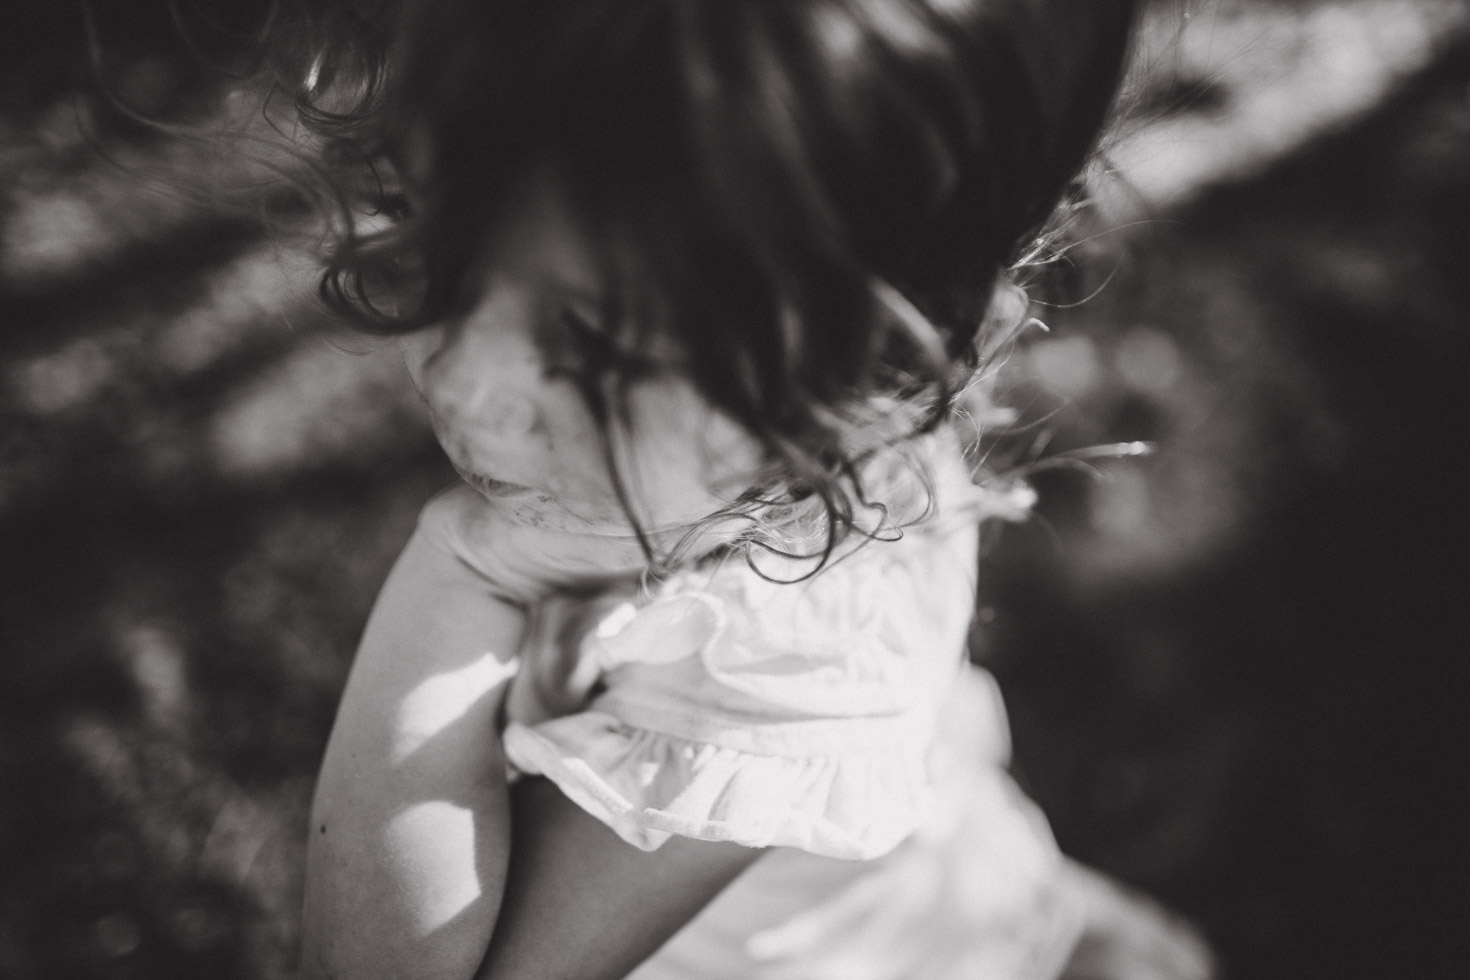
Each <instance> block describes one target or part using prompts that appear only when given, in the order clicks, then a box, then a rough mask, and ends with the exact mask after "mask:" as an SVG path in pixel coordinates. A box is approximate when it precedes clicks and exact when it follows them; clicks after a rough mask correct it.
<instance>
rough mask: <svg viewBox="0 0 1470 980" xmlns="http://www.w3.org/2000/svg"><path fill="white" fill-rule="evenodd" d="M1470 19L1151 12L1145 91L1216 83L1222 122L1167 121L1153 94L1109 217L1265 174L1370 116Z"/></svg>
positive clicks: (1386, 11) (1123, 160)
mask: <svg viewBox="0 0 1470 980" xmlns="http://www.w3.org/2000/svg"><path fill="white" fill-rule="evenodd" d="M1467 11H1470V8H1467V7H1466V5H1465V4H1463V3H1461V2H1459V0H1418V2H1415V3H1404V2H1402V0H1327V2H1322V3H1315V4H1305V5H1304V4H1279V5H1263V4H1260V3H1250V2H1245V0H1215V2H1209V3H1191V2H1184V3H1168V2H1165V3H1159V4H1156V5H1154V9H1153V11H1152V14H1151V16H1150V17H1148V18H1147V19H1146V20H1145V30H1144V32H1143V35H1142V39H1141V43H1140V55H1139V58H1138V61H1137V70H1136V79H1137V84H1138V85H1141V86H1146V87H1147V88H1149V89H1153V90H1157V89H1159V88H1164V87H1168V86H1169V85H1170V84H1171V82H1170V79H1180V78H1182V79H1185V80H1187V81H1191V82H1192V83H1193V84H1194V85H1195V86H1196V87H1198V86H1199V85H1200V84H1205V83H1207V84H1208V86H1209V87H1210V89H1211V90H1212V92H1213V94H1212V97H1211V101H1212V102H1214V103H1215V104H1216V105H1217V106H1218V108H1219V111H1213V112H1203V113H1199V112H1197V113H1180V112H1163V113H1161V112H1159V111H1158V107H1157V105H1156V101H1157V99H1156V97H1151V96H1150V94H1149V92H1148V91H1145V92H1144V93H1143V94H1142V95H1141V97H1140V98H1139V99H1138V101H1139V103H1140V105H1139V108H1140V111H1141V112H1143V113H1145V114H1144V115H1141V116H1138V117H1136V118H1135V119H1133V120H1132V122H1131V124H1129V125H1125V126H1124V128H1123V137H1122V138H1121V139H1120V140H1118V141H1117V142H1116V143H1115V144H1114V145H1112V146H1111V147H1109V149H1108V156H1109V158H1110V162H1111V163H1112V164H1113V165H1114V166H1116V167H1117V168H1118V170H1119V172H1120V173H1121V175H1122V177H1123V179H1124V181H1125V182H1126V183H1127V185H1128V187H1127V189H1126V190H1125V191H1124V192H1123V193H1120V194H1119V195H1118V196H1117V198H1116V199H1115V200H1112V201H1110V204H1111V206H1112V207H1114V208H1116V209H1117V212H1118V214H1119V216H1120V217H1121V216H1125V215H1128V214H1131V213H1132V212H1133V211H1134V210H1135V209H1137V208H1138V207H1139V205H1142V206H1143V207H1144V208H1145V209H1153V208H1158V207H1161V206H1165V205H1177V204H1179V203H1181V202H1182V201H1184V200H1185V199H1186V198H1188V197H1190V196H1191V195H1193V194H1195V193H1198V192H1199V191H1200V190H1201V189H1202V188H1204V187H1207V186H1209V185H1211V184H1214V183H1217V182H1220V181H1223V180H1230V179H1240V178H1242V177H1245V176H1248V175H1250V174H1251V173H1254V172H1257V171H1259V170H1261V169H1262V168H1264V167H1266V166H1268V165H1269V164H1270V163H1271V161H1273V160H1275V159H1277V158H1279V157H1280V156H1282V155H1283V154H1285V153H1289V152H1290V151H1291V150H1293V149H1295V148H1296V147H1299V146H1302V145H1304V144H1305V143H1307V142H1308V141H1310V140H1311V139H1313V138H1314V137H1317V136H1320V135H1321V134H1323V133H1324V132H1326V131H1328V130H1329V129H1331V128H1333V127H1336V126H1339V125H1341V124H1342V123H1343V122H1344V121H1346V120H1347V119H1350V118H1351V117H1353V116H1355V115H1357V114H1359V113H1362V112H1364V111H1366V110H1368V109H1370V108H1371V107H1372V106H1373V105H1374V104H1375V103H1376V102H1377V101H1379V100H1380V99H1382V98H1383V97H1384V96H1385V95H1386V94H1387V93H1388V91H1389V90H1390V89H1391V88H1392V86H1393V85H1394V84H1395V83H1396V82H1398V81H1399V80H1400V79H1402V78H1404V77H1405V76H1406V75H1408V74H1409V73H1411V72H1413V71H1416V70H1418V69H1420V68H1422V67H1423V66H1424V65H1425V64H1426V63H1427V62H1428V61H1429V60H1430V58H1431V57H1432V56H1433V55H1434V53H1435V51H1436V50H1437V49H1438V42H1439V41H1440V40H1441V39H1442V38H1444V37H1445V36H1446V35H1449V34H1452V33H1453V32H1454V30H1455V29H1456V28H1457V27H1460V26H1463V25H1464V24H1465V22H1466V20H1467V17H1470V13H1467ZM1181 15H1183V16H1182V17H1181ZM1150 113H1151V114H1150Z"/></svg>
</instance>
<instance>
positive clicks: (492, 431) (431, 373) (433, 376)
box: [423, 344, 536, 438]
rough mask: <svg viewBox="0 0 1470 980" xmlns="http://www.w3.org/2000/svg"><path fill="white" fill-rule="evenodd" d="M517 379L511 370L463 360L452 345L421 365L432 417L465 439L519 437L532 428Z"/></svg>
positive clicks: (532, 417) (522, 386)
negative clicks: (453, 428)
mask: <svg viewBox="0 0 1470 980" xmlns="http://www.w3.org/2000/svg"><path fill="white" fill-rule="evenodd" d="M516 375H517V371H516V365H513V364H508V363H504V362H499V363H497V362H496V360H495V359H489V358H478V357H467V356H465V351H464V350H463V349H462V348H461V347H460V346H459V345H454V344H451V345H450V346H447V347H441V348H440V349H439V350H438V351H437V352H436V353H434V354H433V355H432V356H430V357H429V358H428V359H427V360H426V361H425V363H424V368H423V394H424V398H425V399H426V400H427V401H428V403H429V409H430V411H432V412H433V413H434V415H435V416H437V417H438V418H439V419H441V420H442V421H444V422H447V423H449V424H451V425H453V426H454V427H455V428H458V429H460V430H461V431H463V432H465V433H466V434H472V435H473V434H479V435H483V436H486V437H492V438H506V437H509V436H519V435H524V434H526V433H528V432H530V431H531V430H532V429H533V428H534V427H535V424H536V410H535V408H534V406H533V404H532V401H531V398H530V393H529V392H528V391H527V390H526V387H527V386H526V385H525V384H523V383H522V380H523V379H519V378H518V377H517V376H516Z"/></svg>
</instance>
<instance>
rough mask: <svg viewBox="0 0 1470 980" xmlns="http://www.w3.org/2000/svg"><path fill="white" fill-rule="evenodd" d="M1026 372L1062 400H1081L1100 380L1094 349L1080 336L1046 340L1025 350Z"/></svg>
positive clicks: (1091, 343) (1089, 339)
mask: <svg viewBox="0 0 1470 980" xmlns="http://www.w3.org/2000/svg"><path fill="white" fill-rule="evenodd" d="M1025 369H1026V371H1027V373H1028V374H1030V375H1031V376H1032V377H1034V378H1035V379H1036V380H1037V381H1039V382H1040V383H1041V384H1043V385H1044V386H1046V388H1047V389H1048V390H1050V391H1052V392H1053V393H1055V394H1056V395H1058V396H1060V397H1062V398H1068V399H1070V398H1080V397H1082V396H1084V395H1087V394H1088V393H1089V392H1091V391H1092V390H1093V389H1094V388H1095V387H1096V386H1097V384H1098V382H1099V380H1100V376H1099V365H1098V356H1097V346H1096V345H1095V344H1094V343H1093V341H1092V339H1091V338H1089V337H1083V336H1069V337H1055V338H1051V337H1048V338H1047V339H1045V340H1041V341H1037V342H1036V343H1035V344H1033V345H1032V346H1030V347H1028V348H1027V349H1026V365H1025Z"/></svg>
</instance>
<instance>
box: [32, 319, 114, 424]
mask: <svg viewBox="0 0 1470 980" xmlns="http://www.w3.org/2000/svg"><path fill="white" fill-rule="evenodd" d="M116 375H117V365H116V363H115V362H114V360H113V358H112V357H111V356H110V355H109V354H108V352H107V351H106V350H105V349H104V348H103V346H102V345H101V344H100V343H98V342H97V341H96V340H94V339H92V338H90V337H83V338H81V339H80V340H75V341H73V342H72V343H70V344H67V345H66V346H65V347H63V348H62V349H61V350H58V351H56V352H55V353H52V354H48V355H44V356H42V357H37V358H34V359H32V360H30V361H28V362H23V363H21V364H19V365H17V366H15V367H13V368H11V370H10V377H9V382H10V387H11V389H12V391H13V392H14V393H15V397H16V400H17V401H18V402H20V404H21V405H22V406H23V407H25V408H26V409H28V410H30V411H32V412H34V413H36V414H38V415H55V414H57V413H59V412H64V411H67V410H70V409H74V408H77V407H79V406H81V405H83V404H84V403H85V402H87V401H89V400H91V399H92V398H93V397H95V396H96V395H97V393H98V392H99V391H100V390H101V389H102V387H103V386H104V385H106V384H107V383H108V382H110V381H112V380H113V379H114V378H115V377H116Z"/></svg>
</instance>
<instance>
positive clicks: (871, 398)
mask: <svg viewBox="0 0 1470 980" xmlns="http://www.w3.org/2000/svg"><path fill="white" fill-rule="evenodd" d="M1131 7H1132V4H1131V3H1128V2H1126V0H421V2H416V3H410V4H409V5H408V7H407V9H406V10H405V11H404V12H403V13H402V15H401V17H400V18H399V19H398V20H397V21H396V22H395V26H394V29H393V32H392V37H393V43H392V47H391V49H390V53H389V56H388V59H387V61H386V63H385V65H383V66H378V69H381V70H378V69H375V68H374V65H373V62H372V59H371V58H364V57H363V56H362V51H361V49H353V51H352V52H351V53H350V54H349V53H347V52H346V51H345V49H341V48H334V47H327V48H326V49H324V50H319V51H314V52H311V55H312V57H311V58H310V59H307V60H308V61H309V64H310V68H309V70H307V71H305V72H304V73H303V77H305V78H306V82H305V84H306V85H307V86H308V87H309V88H310V89H311V90H312V94H313V96H314V98H315V101H316V103H317V105H318V106H321V105H330V106H333V107H334V111H333V112H332V113H330V114H329V113H326V112H325V111H322V110H318V111H316V112H315V114H314V115H313V116H312V118H313V119H315V120H316V121H317V122H318V123H319V124H320V125H321V126H322V127H323V128H324V129H325V131H327V133H328V135H329V137H330V139H329V144H328V149H329V150H335V151H341V150H343V149H344V148H350V149H352V150H353V151H354V152H356V153H357V154H359V158H360V159H366V160H369V161H371V162H372V163H373V165H374V167H373V173H374V176H376V177H377V178H378V181H377V182H367V183H366V184H364V183H363V182H360V181H359V182H357V183H355V184H351V187H352V188H354V189H352V190H350V191H344V194H345V195H347V197H345V198H344V199H345V200H350V201H352V202H353V203H357V202H358V201H359V200H360V198H358V197H353V196H352V195H361V194H363V193H364V192H363V191H362V190H361V188H362V187H363V186H367V187H368V188H369V189H370V190H372V192H373V193H370V194H366V197H367V198H368V200H367V201H366V202H363V203H366V204H367V205H371V206H373V207H375V208H376V209H377V211H378V213H379V214H380V215H387V216H389V218H391V220H385V219H382V218H380V219H379V223H378V224H377V226H376V230H374V231H372V232H370V233H369V232H366V231H364V230H363V228H362V226H361V225H359V227H358V229H357V230H356V231H349V232H348V233H346V234H345V236H344V239H343V241H342V242H341V243H340V247H339V248H338V249H337V251H336V252H335V254H334V255H333V257H332V259H331V264H330V267H329V269H328V273H327V278H326V284H327V292H328V294H329V295H330V296H331V297H333V298H334V299H335V301H336V302H337V304H338V305H339V306H340V307H342V308H344V309H346V310H347V311H349V312H351V313H353V314H354V315H356V316H358V317H359V318H360V319H361V320H363V321H364V322H366V323H368V324H370V325H373V326H376V327H379V328H383V329H387V330H391V331H393V332H397V333H400V334H401V335H402V346H403V349H404V352H405V355H406V358H407V362H408V367H409V371H410V373H411V375H412V377H413V380H414V383H415V384H416V385H417V387H418V390H419V391H420V393H421V395H422V397H423V400H424V402H425V404H426V406H427V408H428V412H429V415H430V417H431V419H432V421H433V425H434V429H435V432H436V434H437V435H438V437H439V440H440V442H441V443H442V444H443V447H444V450H445V452H446V453H447V454H448V456H449V458H450V460H451V461H452V462H453V464H454V466H455V468H456V470H457V471H458V472H459V473H460V474H461V475H462V476H463V478H464V483H463V485H461V486H458V487H456V488H454V489H451V490H448V491H446V492H445V493H443V494H442V495H441V496H439V497H438V498H436V499H435V500H433V501H432V502H430V503H429V505H428V506H427V507H426V508H425V510H424V512H423V515H422V519H421V520H420V523H419V527H418V529H417V531H416V533H415V534H414V536H413V538H412V540H411V541H410V542H409V543H408V545H407V547H406V548H405V550H404V552H403V554H402V556H401V557H400V558H399V561H398V563H397V565H396V566H395V568H394V569H393V572H392V573H391V575H390V576H389V578H388V581H387V583H386V584H385V585H384V587H383V591H382V594H381V595H380V597H379V599H378V602H377V605H376V607H375V609H374V611H373V614H372V617H371V618H370V620H369V622H368V625H367V628H366V632H365V634H364V636H363V640H362V644H361V647H360V649H359V651H358V654H357V659H356V661H355V663H354V666H353V670H352V674H351V677H350V680H349V682H348V685H347V689H346V692H345V694H344V695H343V699H342V704H341V707H340V710H339V713H338V717H337V720H336V725H335V727H334V729H333V733H332V737H331V741H330V744H329V746H328V749H327V754H326V758H325V761H324V763H323V767H322V772H321V778H320V782H319V785H318V789H317V796H316V802H315V806H314V812H313V816H312V826H311V844H310V850H309V861H308V868H307V886H306V912H305V950H304V961H303V970H304V972H305V974H306V975H308V976H322V977H336V978H351V980H358V978H371V977H392V978H412V977H425V978H429V977H433V978H470V977H481V978H517V980H528V978H534V977H578V978H598V977H607V978H612V977H622V976H625V975H631V976H634V977H638V978H641V980H654V978H669V980H673V978H725V977H728V978H760V977H769V978H776V977H785V978H807V980H810V978H826V977H832V978H838V977H841V978H846V980H853V978H872V980H897V978H909V977H924V978H944V977H955V978H958V977H967V978H969V977H1050V976H1055V975H1057V974H1058V973H1059V972H1060V971H1061V969H1062V968H1063V965H1064V964H1065V963H1066V961H1067V959H1068V957H1069V956H1070V955H1071V953H1072V951H1073V948H1074V945H1075V944H1076V941H1077V939H1078V936H1079V935H1081V934H1082V932H1083V931H1084V930H1085V929H1086V928H1089V921H1090V918H1092V919H1095V918H1096V916H1095V914H1094V913H1095V910H1096V909H1098V908H1105V907H1106V908H1112V909H1114V910H1115V911H1116V910H1117V909H1121V908H1125V907H1126V905H1127V903H1120V902H1117V901H1112V900H1111V899H1109V900H1107V901H1102V902H1099V901H1096V900H1095V898H1094V897H1093V896H1097V895H1104V896H1109V895H1113V894H1114V893H1112V892H1109V891H1108V888H1107V886H1105V885H1102V884H1101V883H1100V882H1099V880H1098V879H1096V878H1093V877H1090V876H1088V875H1086V874H1085V873H1082V872H1080V871H1077V870H1076V869H1074V868H1071V867H1070V866H1068V865H1066V864H1065V863H1064V862H1063V861H1062V860H1061V859H1060V857H1059V855H1058V853H1057V851H1056V849H1055V846H1054V845H1053V843H1052V841H1051V838H1050V836H1049V834H1048V832H1047V829H1046V826H1045V823H1044V821H1043V820H1042V818H1041V817H1040V816H1039V815H1038V814H1037V812H1036V811H1035V810H1034V808H1033V807H1032V806H1031V804H1030V803H1029V802H1028V801H1027V800H1025V799H1024V798H1023V797H1022V796H1021V795H1020V794H1019V792H1018V791H1017V790H1016V789H1015V787H1014V786H1013V785H1012V784H1011V783H1010V782H1009V780H1008V779H1007V777H1006V775H1005V773H1004V770H1003V766H1004V765H1005V761H1006V756H1007V736H1006V732H1005V727H1004V721H1003V714H1002V709H1001V707H1000V704H999V701H998V698H997V694H996V689H995V686H994V684H993V682H992V681H991V680H990V679H989V678H988V676H987V675H985V674H983V673H982V672H980V671H977V670H975V669H973V668H968V667H966V666H965V638H966V632H967V629H968V625H969V620H970V615H971V611H972V606H973V602H974V588H975V574H976V568H975V565H976V560H977V540H976V528H977V525H978V522H979V521H980V519H981V518H983V517H984V516H986V514H987V512H988V511H993V510H995V509H996V508H997V507H999V506H1001V505H1002V504H1004V502H1005V498H1004V497H1003V495H1001V494H999V492H998V491H995V490H988V489H986V488H985V487H984V486H983V485H978V486H977V484H976V482H975V481H974V480H973V479H972V474H971V472H970V468H969V467H968V466H967V465H966V463H965V461H964V456H963V454H962V452H961V448H962V446H961V443H962V439H961V438H960V437H959V435H958V434H957V433H958V431H959V428H958V426H957V424H956V418H957V414H956V411H955V409H954V406H955V405H956V404H957V396H959V394H960V393H961V391H962V389H963V387H964V386H965V385H966V384H967V383H968V382H969V380H970V377H971V375H972V374H973V373H974V372H975V371H976V369H977V366H978V367H983V366H984V365H983V364H981V363H980V362H981V360H982V359H981V357H980V352H981V351H982V349H983V348H984V346H985V344H986V343H987V342H988V341H990V340H993V337H991V336H990V333H991V332H992V328H995V329H997V330H998V329H999V325H1000V324H1002V323H1003V322H1004V321H1008V320H1014V319H1015V315H1012V314H1016V315H1018V311H1016V310H1013V311H1012V314H1006V313H1005V312H1004V311H1003V309H1002V308H1003V307H1005V305H1006V304H1005V303H994V304H993V303H992V293H993V292H994V291H995V287H996V283H997V278H998V276H1000V275H1001V273H1002V271H1003V270H1004V269H1005V268H1006V267H1007V266H1008V264H1009V263H1010V261H1011V260H1012V259H1013V257H1014V255H1015V254H1016V252H1017V248H1018V243H1023V242H1024V241H1025V240H1026V239H1027V238H1028V236H1031V235H1033V234H1035V233H1036V231H1037V229H1038V228H1039V227H1040V226H1041V224H1042V223H1043V221H1044V219H1045V218H1046V217H1047V215H1048V212H1049V210H1050V209H1051V208H1052V207H1053V206H1054V204H1055V203H1056V201H1057V199H1058V198H1059V197H1060V196H1061V195H1062V193H1063V191H1064V190H1065V188H1066V187H1067V185H1068V183H1069V181H1070V180H1071V178H1072V177H1073V175H1074V173H1075V171H1076V170H1077V169H1078V168H1079V167H1080V166H1081V164H1082V163H1083V161H1084V158H1085V156H1086V154H1087V153H1088V151H1089V149H1090V148H1091V146H1092V145H1093V143H1094V141H1095V139H1096V137H1097V133H1098V130H1099V128H1100V126H1101V125H1102V122H1103V120H1104V117H1105V115H1106V113H1107V110H1108V106H1109V103H1110V100H1111V97H1112V94H1113V91H1114V89H1115V87H1116V84H1117V81H1118V76H1119V73H1120V70H1121V64H1122V61H1123V56H1124V50H1125V47H1126V42H1127V38H1128V33H1129V25H1130V20H1131V15H1132V10H1131ZM379 83H381V86H380V84H379ZM353 92H356V93H357V94H358V95H359V96H361V98H360V99H359V100H358V101H356V102H355V103H354V104H353V106H352V107H351V108H350V109H344V108H343V105H344V100H346V99H348V96H350V95H351V94H352V93H353ZM349 101H350V100H349ZM328 159H329V160H334V161H341V160H344V159H347V157H346V155H345V154H342V153H336V154H335V155H329V156H328ZM344 172H345V171H344ZM343 186H344V187H347V186H348V183H344V185H343ZM1002 293H1003V294H1005V295H1008V294H1006V293H1005V291H1004V290H1002ZM1011 305H1012V306H1015V305H1016V304H1014V303H1012V304H1011ZM987 309H991V310H992V312H991V314H990V316H989V318H988V319H987V316H986V311H987ZM987 324H989V326H986V325H987ZM982 328H983V329H982ZM1110 903H1111V904H1110ZM1139 908H1142V906H1139ZM1122 914H1123V916H1124V918H1127V916H1128V915H1130V914H1131V915H1134V917H1135V918H1139V917H1142V918H1143V919H1146V918H1147V917H1148V913H1146V912H1136V913H1130V912H1124V913H1122ZM1140 921H1141V919H1140ZM1149 921H1152V920H1149ZM1093 925H1094V926H1095V923H1093ZM1148 936H1149V937H1150V938H1149V941H1153V940H1155V939H1157V940H1158V948H1157V949H1154V950H1150V951H1149V955H1154V956H1156V960H1155V961H1154V962H1153V964H1152V966H1150V965H1149V964H1148V963H1147V962H1144V959H1145V958H1140V959H1138V961H1137V962H1135V963H1133V964H1131V969H1132V972H1130V973H1129V974H1128V975H1130V976H1149V975H1161V976H1179V975H1191V973H1190V971H1191V970H1192V971H1194V972H1195V973H1198V972H1199V971H1200V970H1201V969H1203V967H1202V966H1201V964H1202V963H1203V960H1202V959H1201V958H1200V957H1199V956H1198V955H1197V954H1196V953H1195V952H1194V951H1193V949H1192V948H1191V947H1188V944H1187V943H1185V942H1183V941H1179V940H1175V939H1171V938H1170V937H1169V935H1168V934H1167V933H1166V932H1164V931H1161V930H1159V929H1154V930H1153V931H1152V932H1149V933H1148ZM1100 969H1101V968H1100ZM1150 970H1152V971H1153V972H1152V973H1151V972H1149V971H1150Z"/></svg>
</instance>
